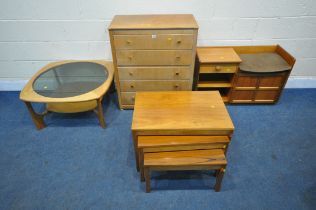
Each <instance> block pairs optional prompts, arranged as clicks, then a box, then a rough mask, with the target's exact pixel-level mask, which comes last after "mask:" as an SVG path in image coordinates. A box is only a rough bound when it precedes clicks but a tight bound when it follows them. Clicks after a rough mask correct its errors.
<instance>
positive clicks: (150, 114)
mask: <svg viewBox="0 0 316 210" xmlns="http://www.w3.org/2000/svg"><path fill="white" fill-rule="evenodd" d="M132 130H134V131H145V130H147V131H150V130H157V131H161V130H177V131H178V132H179V131H186V130H189V131H192V130H199V131H201V130H207V131H233V130H234V126H233V123H232V121H231V119H230V117H229V114H228V112H227V110H226V107H225V105H224V103H223V101H222V99H221V96H220V94H219V93H218V91H194V92H190V91H189V92H188V91H179V92H174V91H169V92H137V93H136V103H135V110H134V114H133V122H132Z"/></svg>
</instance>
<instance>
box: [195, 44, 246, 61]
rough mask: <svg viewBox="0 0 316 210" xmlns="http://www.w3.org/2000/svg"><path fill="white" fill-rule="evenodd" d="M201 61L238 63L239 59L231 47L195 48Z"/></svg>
mask: <svg viewBox="0 0 316 210" xmlns="http://www.w3.org/2000/svg"><path fill="white" fill-rule="evenodd" d="M197 56H198V58H199V61H200V62H201V63H240V62H241V59H240V58H239V56H238V55H237V53H236V52H235V51H234V49H233V48H216V47H212V48H206V47H205V48H204V47H201V48H200V47H199V48H197Z"/></svg>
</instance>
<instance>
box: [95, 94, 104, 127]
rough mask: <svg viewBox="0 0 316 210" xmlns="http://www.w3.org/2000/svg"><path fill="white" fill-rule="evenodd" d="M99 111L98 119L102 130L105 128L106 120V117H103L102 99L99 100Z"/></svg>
mask: <svg viewBox="0 0 316 210" xmlns="http://www.w3.org/2000/svg"><path fill="white" fill-rule="evenodd" d="M97 102H98V111H97V115H98V119H99V122H100V126H101V127H102V128H105V127H106V125H105V120H104V116H103V108H102V99H99V100H98V101H97Z"/></svg>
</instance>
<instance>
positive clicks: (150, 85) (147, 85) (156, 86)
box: [120, 80, 192, 92]
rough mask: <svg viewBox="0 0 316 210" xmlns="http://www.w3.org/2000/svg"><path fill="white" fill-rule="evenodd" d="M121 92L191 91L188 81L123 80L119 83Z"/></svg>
mask: <svg viewBox="0 0 316 210" xmlns="http://www.w3.org/2000/svg"><path fill="white" fill-rule="evenodd" d="M120 86H121V91H123V92H134V91H158V90H159V91H168V90H173V91H176V90H191V89H192V87H191V83H190V81H188V80H178V81H174V80H169V81H168V80H166V81H163V80H142V81H141V80H125V81H121V83H120Z"/></svg>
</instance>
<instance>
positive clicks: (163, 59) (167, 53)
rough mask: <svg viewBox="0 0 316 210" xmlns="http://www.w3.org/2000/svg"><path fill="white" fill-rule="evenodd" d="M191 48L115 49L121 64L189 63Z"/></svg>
mask: <svg viewBox="0 0 316 210" xmlns="http://www.w3.org/2000/svg"><path fill="white" fill-rule="evenodd" d="M191 56H192V51H191V50H117V51H116V57H117V63H118V65H121V66H137V65H147V66H154V65H191V63H192V58H191Z"/></svg>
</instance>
